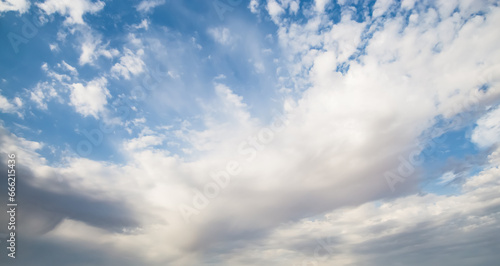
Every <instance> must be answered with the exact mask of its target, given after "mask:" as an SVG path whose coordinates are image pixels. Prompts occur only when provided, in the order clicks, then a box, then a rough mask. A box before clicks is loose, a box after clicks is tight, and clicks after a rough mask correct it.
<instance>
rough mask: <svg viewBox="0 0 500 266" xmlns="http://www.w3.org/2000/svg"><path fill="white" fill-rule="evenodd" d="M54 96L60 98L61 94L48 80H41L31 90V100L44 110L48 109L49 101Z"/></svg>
mask: <svg viewBox="0 0 500 266" xmlns="http://www.w3.org/2000/svg"><path fill="white" fill-rule="evenodd" d="M54 98H59V95H58V93H57V91H56V90H55V89H54V86H53V85H51V84H49V83H48V82H39V83H37V84H36V86H35V87H34V88H33V89H32V90H31V91H30V100H32V101H33V102H35V103H36V105H37V107H38V108H40V109H42V110H47V102H48V101H50V100H51V99H54Z"/></svg>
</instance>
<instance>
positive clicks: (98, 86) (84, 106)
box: [70, 77, 110, 118]
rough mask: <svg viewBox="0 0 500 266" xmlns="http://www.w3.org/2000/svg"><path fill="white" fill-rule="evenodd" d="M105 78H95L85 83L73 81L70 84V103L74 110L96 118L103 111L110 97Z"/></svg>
mask: <svg viewBox="0 0 500 266" xmlns="http://www.w3.org/2000/svg"><path fill="white" fill-rule="evenodd" d="M107 83H108V81H107V80H106V78H104V77H101V78H96V79H94V80H91V81H89V82H88V83H87V84H85V85H84V84H82V83H73V84H72V85H71V95H70V103H71V105H72V106H73V107H74V108H75V110H76V111H77V112H78V113H80V114H82V115H83V116H93V117H95V118H98V117H99V115H100V114H101V113H102V112H104V110H105V106H106V104H107V103H108V101H107V98H108V97H110V94H109V91H108V89H107V88H106V85H107Z"/></svg>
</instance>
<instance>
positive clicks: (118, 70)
mask: <svg viewBox="0 0 500 266" xmlns="http://www.w3.org/2000/svg"><path fill="white" fill-rule="evenodd" d="M124 54H125V55H123V56H122V57H120V62H119V63H116V64H115V65H114V66H113V67H112V68H111V73H112V74H113V75H115V76H116V77H117V76H122V77H123V78H124V79H130V75H131V74H132V75H137V74H140V73H142V72H144V67H145V64H144V61H142V59H141V57H142V55H143V54H144V50H142V49H139V50H138V51H137V52H136V53H135V54H134V53H133V52H132V51H131V50H129V49H127V48H125V50H124Z"/></svg>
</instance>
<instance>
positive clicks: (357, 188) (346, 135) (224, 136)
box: [0, 0, 500, 265]
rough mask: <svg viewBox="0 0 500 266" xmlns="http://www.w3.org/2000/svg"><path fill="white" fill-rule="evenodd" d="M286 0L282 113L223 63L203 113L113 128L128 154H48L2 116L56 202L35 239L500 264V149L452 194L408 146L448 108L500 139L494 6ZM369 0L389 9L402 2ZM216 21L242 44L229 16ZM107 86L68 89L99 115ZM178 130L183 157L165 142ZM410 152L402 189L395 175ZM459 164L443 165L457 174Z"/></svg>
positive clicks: (209, 252) (124, 248) (111, 252)
mask: <svg viewBox="0 0 500 266" xmlns="http://www.w3.org/2000/svg"><path fill="white" fill-rule="evenodd" d="M285 2H286V1H275V0H270V1H268V2H267V5H266V7H267V10H268V15H269V17H271V19H272V20H273V21H274V22H275V23H276V25H275V26H276V28H277V40H278V42H279V44H278V45H279V48H280V49H282V50H281V51H280V52H281V53H280V54H283V56H281V57H280V58H279V61H281V62H282V65H281V66H280V67H283V68H285V70H286V71H285V70H283V71H276V73H277V75H278V76H279V77H278V82H281V83H279V84H278V85H279V87H283V88H286V90H280V94H278V93H276V95H277V96H276V98H277V99H276V101H277V102H279V103H280V105H279V106H278V108H277V109H278V110H277V111H276V113H277V115H276V117H273V118H276V119H270V118H269V117H266V118H264V119H261V118H257V117H256V116H254V115H253V113H252V111H255V109H257V108H256V107H254V106H252V105H251V104H249V103H248V102H250V101H249V100H248V98H246V97H243V93H241V91H242V89H241V88H237V87H232V86H230V85H229V84H223V83H221V82H226V81H229V80H230V79H231V77H230V76H229V75H228V76H227V77H226V76H220V77H225V78H216V81H215V82H214V83H213V84H209V85H206V86H204V87H203V88H204V89H206V88H209V89H206V91H208V92H207V94H208V95H209V97H205V98H203V99H202V98H199V99H196V103H197V104H198V105H199V106H200V109H201V112H200V113H199V114H197V115H196V116H195V117H194V118H193V117H189V118H186V119H178V120H177V122H178V123H179V124H180V126H176V127H170V126H167V127H164V128H163V129H162V130H163V131H160V129H159V128H154V130H152V129H150V128H145V129H144V130H142V131H141V132H140V133H139V134H136V135H132V134H131V135H132V136H130V137H128V138H125V139H122V140H116V141H117V142H119V144H120V145H119V146H120V147H121V148H122V149H123V150H120V154H119V155H121V156H122V157H123V159H122V161H120V162H119V163H114V162H102V161H95V160H91V159H84V158H78V157H71V156H69V157H67V158H65V161H64V164H63V165H51V164H49V163H47V162H46V161H45V160H44V159H43V157H42V156H41V155H40V154H39V151H40V147H41V146H42V144H40V143H38V142H30V141H28V140H25V139H22V138H20V137H17V136H13V135H12V134H9V133H8V132H6V130H5V129H3V127H2V128H1V131H0V133H1V134H0V137H1V138H0V140H1V142H0V144H1V146H0V148H1V149H0V150H2V151H3V150H12V149H16V150H20V151H21V152H20V156H22V158H23V161H24V163H25V165H26V166H29V168H30V171H29V172H30V173H31V174H30V175H29V180H28V181H29V182H26V184H25V186H27V187H28V188H31V190H26V191H31V192H33V193H30V194H29V195H34V196H32V199H31V202H36V199H39V198H41V199H46V202H45V203H46V204H44V205H46V206H53V208H52V209H49V208H47V209H46V210H45V209H44V210H43V211H40V213H36V215H35V214H33V215H34V217H35V218H36V219H39V220H40V221H44V223H43V224H44V226H43V228H42V229H39V230H35V231H37V232H36V234H38V235H41V234H43V237H41V238H39V239H41V240H40V241H41V243H49V244H50V245H55V246H57V247H59V246H64V247H66V246H71V247H78V248H80V247H84V248H87V247H93V248H95V250H99V251H100V252H101V253H99V254H100V255H102V256H103V257H105V259H102V260H103V261H105V262H104V264H106V263H107V262H108V260H107V258H108V257H109V256H115V257H126V258H127V259H128V260H130V261H133V263H134V264H133V265H213V264H216V265H294V264H295V265H297V264H298V265H308V264H309V265H387V264H401V265H420V264H422V263H426V264H436V265H496V263H497V261H498V255H497V252H496V251H497V250H498V247H499V242H498V239H497V238H495V237H494V236H496V232H497V231H498V226H497V224H498V222H499V219H500V215H499V214H500V205H499V202H498V190H499V189H500V180H499V176H500V175H499V174H500V172H499V163H500V159H499V158H500V157H499V154H500V153H499V150H498V149H496V150H495V149H491V150H489V151H488V152H490V153H489V156H488V162H487V163H486V164H485V165H481V166H480V167H479V166H478V168H481V169H480V170H478V171H477V172H476V173H475V174H472V175H470V176H467V177H466V178H464V180H463V182H462V183H460V184H459V191H458V192H457V193H456V194H454V195H446V194H437V193H429V192H426V191H423V190H422V188H421V186H420V183H419V182H420V181H421V180H422V179H421V177H422V176H423V175H424V174H425V173H423V171H422V169H421V168H420V167H421V165H415V164H413V163H411V162H410V161H412V157H414V156H415V154H414V152H416V153H417V155H418V154H419V153H420V152H421V151H422V148H415V146H417V147H421V146H425V145H426V144H427V143H428V142H430V141H431V140H432V139H433V138H434V137H436V135H439V134H442V132H440V133H435V131H434V130H435V129H436V128H437V126H438V125H439V123H440V122H443V120H445V122H447V121H448V120H451V119H453V118H456V117H457V116H460V115H461V114H463V113H466V112H475V113H474V114H477V115H478V116H479V115H481V118H480V119H479V120H478V121H477V123H476V124H477V126H476V127H475V128H474V130H473V132H472V135H471V139H472V141H473V142H474V143H477V144H478V145H479V146H481V147H490V146H494V145H493V144H496V143H498V138H495V136H498V126H497V125H498V124H499V123H498V122H499V121H498V120H499V117H500V115H499V111H498V110H499V109H498V108H496V109H489V110H487V109H486V108H484V107H485V106H486V104H489V105H491V104H493V103H495V102H497V101H498V100H499V99H500V98H499V96H500V83H499V82H500V72H498V68H497V65H498V58H500V50H499V49H498V43H499V42H500V35H498V34H496V32H498V25H499V22H500V8H498V7H497V6H488V7H483V6H481V5H477V6H476V5H472V4H471V5H465V2H464V3H461V4H459V3H455V4H453V3H452V4H449V5H450V6H446V7H444V6H442V5H440V4H437V5H436V6H431V7H428V8H425V9H421V10H420V9H418V10H413V11H412V12H414V13H415V16H413V17H411V18H410V19H409V21H408V20H407V19H406V13H404V12H401V13H397V12H396V15H395V17H387V18H383V19H382V18H374V19H372V18H367V19H366V21H363V22H360V21H356V20H353V17H352V16H351V15H352V14H351V13H350V11H346V12H343V14H342V15H341V17H340V20H339V22H338V23H336V24H334V23H332V22H331V21H329V20H327V19H325V16H324V13H323V11H324V7H325V4H327V3H328V2H327V1H316V2H315V4H314V5H311V6H307V7H304V9H305V10H304V12H306V15H307V16H304V17H300V18H297V20H294V19H287V20H286V21H282V20H281V16H283V15H284V13H285V10H286V8H289V9H290V8H291V7H290V6H289V5H288V6H286V4H285ZM411 6H412V3H410V2H409V1H405V4H404V6H402V8H404V9H406V8H410V7H411ZM375 7H376V8H375V10H377V11H376V15H377V16H380V15H382V14H384V13H385V12H386V11H387V8H391V6H390V2H389V1H377V3H376V4H375ZM459 7H460V8H459ZM467 7H469V8H467ZM394 8H396V7H394ZM450 9H451V10H457V12H455V13H453V14H452V13H450V12H448V11H449V10H450ZM478 10H479V11H480V12H479V11H478ZM311 11H312V12H311ZM472 11H474V12H472ZM471 14H474V15H473V16H472V15H471ZM374 16H375V15H374ZM208 33H209V34H210V35H211V36H212V37H213V38H214V40H216V41H217V42H219V43H221V44H224V45H228V44H230V43H231V40H232V37H231V32H229V29H226V28H224V27H216V28H210V29H209V30H208ZM471 36H472V37H471ZM473 36H478V37H477V38H474V37H473ZM157 47H163V46H161V45H158V46H157ZM144 49H146V48H144ZM162 50H165V49H158V51H162ZM179 50H180V49H179ZM168 52H169V53H170V50H169V51H168ZM141 55H142V52H141V54H139V52H138V53H133V52H132V51H131V50H124V55H123V56H122V57H121V58H120V60H119V62H118V63H116V64H115V65H114V66H113V67H112V68H111V72H112V74H115V75H116V76H121V77H123V78H125V79H129V78H131V77H132V76H133V75H136V74H139V73H142V72H143V71H144V67H145V63H144V62H143V61H142V59H141V58H140V56H141ZM256 62H258V61H256ZM252 67H257V66H256V65H253V66H252ZM257 68H258V67H257ZM265 70H267V66H266V68H265ZM68 71H70V72H71V70H70V69H68ZM165 72H166V73H167V74H168V73H169V72H168V71H165ZM171 73H174V72H171ZM215 73H218V72H215ZM282 73H285V74H282ZM485 73H487V75H483V74H485ZM483 77H484V78H483ZM181 78H182V77H179V78H176V79H175V80H178V79H181ZM485 84H487V86H486V87H487V89H484V87H485ZM107 85H108V82H107V80H106V78H97V79H94V80H92V81H89V82H83V81H82V82H78V83H73V84H71V85H70V86H71V95H70V102H71V105H72V106H74V108H75V109H76V111H77V112H79V113H80V114H82V115H83V116H93V117H96V118H98V117H100V115H101V114H102V113H103V112H104V111H105V110H106V109H105V108H106V104H107V101H108V98H110V97H111V96H110V93H109V91H108V90H107V88H106V87H107ZM168 92H169V95H168V96H171V95H174V93H173V92H174V91H173V90H170V91H168ZM204 92H205V91H204ZM154 93H157V94H155V96H156V95H158V94H159V93H160V92H159V91H155V92H154ZM42 95H45V93H42ZM37 99H40V102H41V103H43V102H44V101H43V100H44V99H45V98H43V97H42V96H40V97H39V98H36V97H35V98H34V101H37ZM472 107H474V108H472ZM252 108H254V109H252ZM471 109H472V110H471ZM142 114H143V113H141V115H142ZM472 117H475V116H472ZM462 119H464V120H465V119H466V118H465V117H464V116H462ZM172 120H175V119H172ZM148 121H149V119H148ZM190 121H191V122H192V123H190ZM169 122H170V121H169ZM195 122H197V123H196V124H195ZM464 122H469V123H473V122H476V121H464ZM131 123H134V124H135V123H136V124H137V126H138V127H146V126H144V125H143V123H145V122H144V121H143V120H142V119H138V120H132V122H131ZM151 128H152V127H151ZM429 132H431V133H429ZM432 132H433V133H432ZM93 133H94V134H97V133H96V132H93ZM434 133H435V134H434ZM83 134H91V133H90V132H88V131H87V132H84V133H83ZM175 141H179V142H183V144H182V145H179V146H180V147H181V148H185V149H186V150H188V151H189V153H190V154H189V156H187V157H181V156H179V155H178V153H177V152H176V151H175V148H174V147H175V145H170V146H168V147H167V148H165V147H164V144H165V143H167V144H168V143H174V142H175ZM16 143H19V144H16ZM16 145H17V146H16ZM413 159H414V158H413ZM402 165H403V166H404V167H405V168H406V170H407V171H406V173H407V174H404V176H403V177H402V179H403V181H402V182H401V183H399V184H398V186H397V188H396V190H395V191H394V192H392V191H391V189H390V187H389V186H388V184H387V182H386V179H385V178H384V174H385V173H387V171H391V169H395V171H399V172H400V173H401V172H404V171H400V169H402ZM410 169H411V171H410ZM453 170H454V169H451V170H450V172H449V173H448V174H445V175H443V176H442V177H441V179H440V180H439V181H440V182H442V184H444V183H447V182H451V181H452V180H454V179H455V178H456V176H455V174H454V171H453ZM26 172H28V170H27V171H26ZM110 188H112V189H110ZM59 197H62V198H64V199H68V202H69V203H68V204H65V202H64V201H57V199H58V198H59ZM94 204H97V207H95V206H94ZM71 206H79V207H81V208H77V209H75V208H71ZM92 206H94V207H92ZM145 206H147V207H145ZM95 208H97V210H96V209H95ZM2 215H5V214H2ZM47 217H55V218H54V220H50V219H48V218H47ZM186 218H187V219H186ZM56 225H57V226H56ZM34 234H35V233H34ZM169 239H176V241H166V240H169ZM68 243H70V244H68ZM381 254H382V255H381ZM450 254H452V256H450ZM92 263H93V264H100V265H103V263H102V261H99V263H96V262H94V261H92ZM121 263H122V262H121V261H120V262H117V264H120V265H122V264H121ZM128 263H129V264H132V262H128ZM108 264H109V265H113V263H112V262H109V263H108Z"/></svg>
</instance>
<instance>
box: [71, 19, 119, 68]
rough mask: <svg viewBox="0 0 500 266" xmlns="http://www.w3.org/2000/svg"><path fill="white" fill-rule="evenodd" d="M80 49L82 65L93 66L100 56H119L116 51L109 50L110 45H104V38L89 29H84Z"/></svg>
mask: <svg viewBox="0 0 500 266" xmlns="http://www.w3.org/2000/svg"><path fill="white" fill-rule="evenodd" d="M80 49H81V54H80V58H79V64H80V65H85V64H93V63H94V61H95V60H97V59H98V58H99V57H100V56H104V57H106V58H113V57H115V56H117V55H118V54H119V52H118V50H116V49H108V44H103V43H102V37H101V36H100V35H98V34H97V33H95V32H92V30H91V29H89V28H84V29H82V36H81V43H80Z"/></svg>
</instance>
